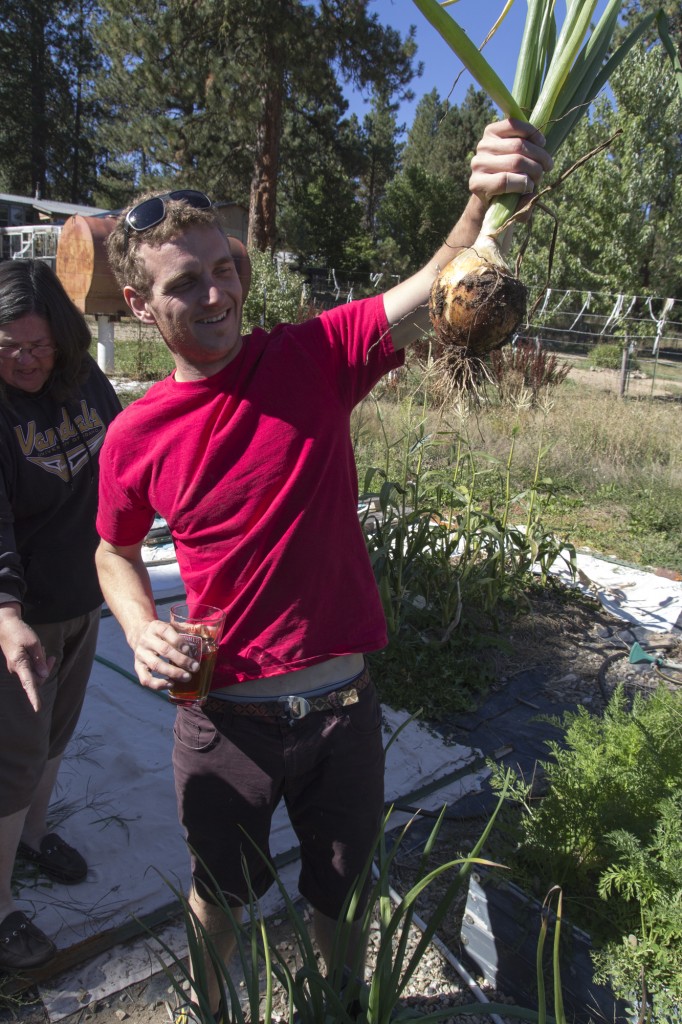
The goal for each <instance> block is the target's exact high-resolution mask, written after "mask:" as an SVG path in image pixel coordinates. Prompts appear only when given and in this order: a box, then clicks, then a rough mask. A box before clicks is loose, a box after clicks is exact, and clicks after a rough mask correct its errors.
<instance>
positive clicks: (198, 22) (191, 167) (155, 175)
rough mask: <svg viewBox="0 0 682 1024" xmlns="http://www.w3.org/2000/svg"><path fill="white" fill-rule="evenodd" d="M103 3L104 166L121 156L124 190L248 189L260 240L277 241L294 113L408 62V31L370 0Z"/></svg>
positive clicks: (402, 84) (404, 79)
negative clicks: (373, 10)
mask: <svg viewBox="0 0 682 1024" xmlns="http://www.w3.org/2000/svg"><path fill="white" fill-rule="evenodd" d="M104 8H105V11H106V17H105V18H104V19H103V20H102V23H101V26H100V29H99V33H98V35H99V41H100V46H101V47H102V50H103V51H104V52H105V53H106V54H107V67H106V74H105V75H104V76H103V78H102V80H101V82H100V89H101V95H102V98H103V99H104V100H105V101H106V102H107V103H108V109H109V119H110V123H109V125H108V126H107V148H108V153H109V157H108V161H107V165H106V167H107V169H108V168H113V169H114V170H115V173H116V174H119V173H120V168H121V161H123V165H124V166H128V167H129V169H130V184H131V192H134V191H136V190H138V189H139V188H140V187H144V186H145V185H147V184H149V183H150V181H151V180H152V179H155V181H156V182H157V183H159V182H161V181H163V182H164V183H170V182H173V183H180V182H182V183H183V184H185V183H188V182H190V181H191V183H192V184H193V185H194V186H195V187H203V188H206V189H207V191H211V193H212V194H217V193H222V196H223V197H225V196H226V194H227V195H229V198H231V199H235V200H237V201H243V200H244V198H245V197H248V199H249V207H250V221H249V239H250V242H251V244H253V245H255V246H256V247H258V248H261V249H266V248H270V249H271V248H273V247H274V246H275V245H276V244H277V242H278V229H277V218H276V210H277V203H278V187H279V182H280V179H281V178H283V177H286V176H287V168H286V166H285V165H284V162H283V145H284V142H285V138H286V136H287V133H289V136H290V134H291V130H292V129H291V124H292V121H298V122H299V123H304V124H305V123H306V121H307V122H308V123H309V125H310V126H311V127H313V126H314V125H313V122H314V111H315V106H314V105H312V104H311V97H317V109H320V107H324V108H325V109H326V110H327V111H329V110H331V109H333V108H337V109H339V110H341V111H342V110H343V100H342V96H341V92H340V81H349V82H352V83H353V84H354V85H356V86H358V87H361V88H364V87H367V86H369V85H370V84H371V83H372V82H380V81H383V82H385V83H386V88H387V89H388V90H389V93H394V92H396V91H400V90H404V89H405V88H406V87H407V85H408V83H409V81H410V79H411V77H412V74H413V69H412V55H413V53H414V41H413V39H412V37H411V36H410V37H408V38H407V39H406V40H403V39H401V37H400V36H399V34H398V33H396V32H395V31H394V30H392V29H385V28H383V27H381V26H380V25H379V23H378V20H377V18H376V16H374V15H369V13H368V11H367V8H368V0H330V2H328V3H325V4H323V5H320V6H319V8H318V7H317V6H313V5H309V4H306V3H303V2H302V0H276V3H275V4H274V5H273V4H272V2H269V3H266V2H265V0H250V2H249V3H248V4H247V3H245V2H244V0H168V2H167V3H165V4H163V5H158V4H156V3H152V2H151V0H138V2H137V3H134V4H133V3H131V2H130V0H105V2H104ZM322 131H323V135H324V133H325V132H326V125H323V126H322ZM307 134H308V136H309V137H310V146H311V149H312V147H314V146H315V144H316V139H315V136H314V133H313V132H308V133H307ZM338 160H339V162H340V163H341V164H343V159H342V158H341V157H338Z"/></svg>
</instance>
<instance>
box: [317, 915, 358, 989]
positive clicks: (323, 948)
mask: <svg viewBox="0 0 682 1024" xmlns="http://www.w3.org/2000/svg"><path fill="white" fill-rule="evenodd" d="M338 927H339V922H338V921H337V920H336V918H334V917H327V915H326V914H322V913H321V912H320V911H319V910H313V934H314V936H315V941H316V942H317V946H318V949H319V950H320V953H321V954H322V956H323V957H324V962H325V964H326V965H327V970H329V968H330V967H331V963H332V953H333V949H334V936H335V935H336V932H337V929H338ZM366 956H367V947H366V941H365V936H363V935H362V928H361V926H360V924H359V922H357V921H355V922H353V924H352V925H351V927H350V931H349V934H348V940H347V945H346V955H345V957H344V963H345V964H346V965H347V966H348V967H349V969H350V971H351V972H352V974H353V975H354V976H357V977H358V978H360V979H364V974H365V958H366Z"/></svg>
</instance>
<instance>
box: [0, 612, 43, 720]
mask: <svg viewBox="0 0 682 1024" xmlns="http://www.w3.org/2000/svg"><path fill="white" fill-rule="evenodd" d="M0 647H1V648H2V653H3V654H4V655H5V660H6V662H7V668H8V669H9V671H10V672H13V673H14V674H15V675H16V676H17V677H18V679H19V682H20V683H21V685H22V686H23V688H24V690H25V691H26V695H27V697H28V699H29V700H30V702H31V707H32V708H33V710H34V711H40V707H41V701H40V687H41V686H42V684H43V683H44V682H45V680H46V679H48V678H49V675H50V672H51V671H52V668H53V666H54V663H55V659H54V657H49V658H46V657H45V651H44V650H43V645H42V644H41V642H40V638H39V637H38V636H37V634H36V633H35V632H34V631H33V630H32V629H31V627H30V626H29V625H28V624H27V623H26V622H24V620H23V619H22V618H21V605H19V604H15V603H11V604H4V605H2V606H0Z"/></svg>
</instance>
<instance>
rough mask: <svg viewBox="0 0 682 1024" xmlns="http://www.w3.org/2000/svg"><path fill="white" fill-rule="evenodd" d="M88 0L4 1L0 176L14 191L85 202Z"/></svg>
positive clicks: (90, 59)
mask: <svg viewBox="0 0 682 1024" xmlns="http://www.w3.org/2000/svg"><path fill="white" fill-rule="evenodd" d="M93 12H94V2H92V0H67V2H59V0H6V2H5V4H4V5H3V10H2V15H1V16H0V64H1V66H2V68H3V74H2V78H0V110H2V117H1V118H0V174H2V177H3V179H4V181H5V184H6V187H7V188H8V189H9V190H10V191H13V192H16V193H18V194H24V195H26V194H29V195H32V194H33V193H34V192H36V193H38V194H40V195H42V196H43V197H51V198H53V199H59V200H66V201H68V200H70V201H72V202H86V201H88V200H89V198H90V196H91V192H92V187H93V184H94V174H95V153H94V150H93V148H92V145H91V143H90V141H89V140H90V139H91V137H92V119H93V117H94V116H95V112H94V110H93V108H92V105H91V97H90V81H91V79H92V73H93V69H94V66H95V63H96V56H95V52H94V50H93V48H92V43H91V37H90V22H91V19H92V17H93V16H94V15H93Z"/></svg>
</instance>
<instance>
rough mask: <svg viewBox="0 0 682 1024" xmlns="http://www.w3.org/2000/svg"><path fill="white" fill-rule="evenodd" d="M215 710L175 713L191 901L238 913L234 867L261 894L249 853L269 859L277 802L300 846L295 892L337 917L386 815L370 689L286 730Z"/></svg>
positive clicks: (279, 722)
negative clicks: (216, 898) (218, 896)
mask: <svg viewBox="0 0 682 1024" xmlns="http://www.w3.org/2000/svg"><path fill="white" fill-rule="evenodd" d="M225 703H226V706H225V710H224V711H221V710H218V711H213V710H211V711H205V710H202V709H200V708H198V709H197V708H184V707H183V708H179V709H178V713H177V718H176V724H175V747H174V751H173V766H174V769H175V787H176V793H177V798H178V813H179V816H180V821H181V823H182V825H183V827H184V828H185V831H186V834H187V842H188V845H189V848H190V851H191V856H192V876H193V879H194V882H195V884H196V886H197V891H198V892H199V895H201V896H202V897H203V898H204V899H207V900H211V899H212V895H211V894H212V893H213V892H215V890H216V884H217V887H218V888H219V889H221V890H222V891H223V892H224V893H226V894H228V898H230V901H231V903H232V905H233V906H238V905H239V904H240V903H243V902H246V901H247V900H248V897H249V886H248V884H247V882H246V879H245V873H244V868H243V864H242V858H244V859H245V862H246V865H247V870H248V877H249V879H250V884H251V887H252V891H253V893H254V895H256V896H262V895H263V894H264V893H265V892H266V890H267V889H268V888H269V887H270V885H271V884H272V881H273V875H272V872H271V870H270V868H269V867H268V864H267V863H265V862H264V861H263V858H262V856H260V855H259V854H258V853H257V852H256V847H257V849H258V850H260V851H261V853H263V854H265V856H266V857H267V858H268V860H269V858H270V845H269V837H270V826H271V822H272V815H273V813H274V811H275V808H276V807H277V805H278V803H279V801H280V800H281V799H284V802H285V804H286V807H287V810H288V812H289V817H290V819H291V823H292V826H293V828H294V830H295V832H296V836H297V837H298V841H299V843H300V854H301V872H300V876H299V890H300V892H301V894H302V895H303V896H304V897H305V898H306V899H307V900H309V901H310V903H311V904H312V905H313V907H315V909H317V910H319V911H321V913H323V914H326V915H327V916H328V917H332V918H336V917H338V916H339V914H340V912H341V910H342V908H343V903H344V900H345V898H346V896H347V894H348V892H349V891H350V889H351V888H352V887H353V884H354V883H355V881H356V880H357V878H358V877H359V875H360V874H361V872H362V870H363V868H364V867H365V865H366V862H367V860H368V858H369V855H370V852H371V850H372V846H373V844H374V842H375V841H376V838H377V835H378V831H379V827H380V823H381V818H382V814H383V808H384V750H383V742H382V734H381V705H380V703H379V700H378V697H377V695H376V691H375V688H374V686H373V685H372V684H370V685H369V686H367V687H366V688H365V689H364V690H362V692H361V693H360V694H359V700H358V702H357V704H353V705H350V706H348V707H343V708H339V709H337V710H334V711H314V712H311V713H310V714H308V715H307V716H306V717H305V718H302V719H300V720H298V721H294V722H293V723H291V724H290V723H289V722H288V721H287V720H286V719H283V718H279V719H278V718H274V717H273V718H263V717H256V716H253V717H251V716H247V715H236V714H233V713H231V711H230V706H229V702H225ZM247 836H248V837H250V839H251V840H252V842H250V841H249V839H247V838H246V837H247ZM254 843H255V847H254V845H253V844H254ZM212 879H214V880H215V881H212ZM369 882H371V876H370V878H369ZM362 909H363V908H362V906H361V907H359V908H358V913H360V912H361V910H362Z"/></svg>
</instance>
